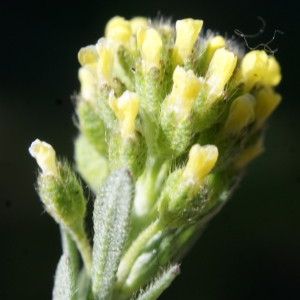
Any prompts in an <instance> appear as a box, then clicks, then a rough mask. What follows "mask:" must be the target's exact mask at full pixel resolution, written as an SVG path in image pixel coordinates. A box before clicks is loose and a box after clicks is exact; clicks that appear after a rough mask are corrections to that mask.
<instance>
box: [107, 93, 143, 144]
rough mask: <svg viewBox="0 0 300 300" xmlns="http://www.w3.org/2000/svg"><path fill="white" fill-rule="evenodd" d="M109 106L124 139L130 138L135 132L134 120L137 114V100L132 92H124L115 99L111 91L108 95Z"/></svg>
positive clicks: (136, 96)
mask: <svg viewBox="0 0 300 300" xmlns="http://www.w3.org/2000/svg"><path fill="white" fill-rule="evenodd" d="M109 105H110V107H111V108H112V110H113V111H114V112H115V114H116V116H117V118H118V119H119V121H120V124H121V132H122V136H123V137H124V138H130V137H131V136H133V135H134V131H135V118H136V116H137V113H138V108H139V99H138V95H137V94H136V93H133V92H129V91H125V92H124V93H123V94H122V96H121V97H120V98H119V99H116V97H115V96H114V93H113V91H111V92H110V94H109Z"/></svg>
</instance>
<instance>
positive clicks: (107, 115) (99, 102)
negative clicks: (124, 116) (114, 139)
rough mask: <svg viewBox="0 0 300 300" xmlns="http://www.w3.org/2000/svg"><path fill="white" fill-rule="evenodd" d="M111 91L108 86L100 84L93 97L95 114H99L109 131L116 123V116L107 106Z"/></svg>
mask: <svg viewBox="0 0 300 300" xmlns="http://www.w3.org/2000/svg"><path fill="white" fill-rule="evenodd" d="M111 90H112V88H111V87H110V86H109V85H108V84H102V85H101V86H100V88H99V91H98V93H97V94H96V96H95V104H96V108H97V112H99V115H100V118H101V119H102V120H103V123H104V124H105V126H106V128H107V129H109V130H111V129H113V128H114V127H115V121H116V115H115V113H114V112H113V110H112V109H111V107H110V106H109V104H108V99H109V93H110V91H111ZM108 132H109V131H108ZM108 132H107V134H108ZM107 138H108V137H107Z"/></svg>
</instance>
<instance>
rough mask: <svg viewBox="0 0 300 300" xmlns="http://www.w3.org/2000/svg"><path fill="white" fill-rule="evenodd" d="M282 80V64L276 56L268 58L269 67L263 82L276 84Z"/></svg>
mask: <svg viewBox="0 0 300 300" xmlns="http://www.w3.org/2000/svg"><path fill="white" fill-rule="evenodd" d="M280 80H281V73H280V65H279V63H278V62H277V60H276V58H275V57H274V56H270V57H269V58H268V69H267V72H266V74H265V76H264V77H263V78H262V80H261V84H263V85H270V86H276V85H277V84H278V83H279V82H280Z"/></svg>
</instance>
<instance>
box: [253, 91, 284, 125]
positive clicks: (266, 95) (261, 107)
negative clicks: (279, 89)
mask: <svg viewBox="0 0 300 300" xmlns="http://www.w3.org/2000/svg"><path fill="white" fill-rule="evenodd" d="M256 101H257V103H256V107H255V116H256V126H257V127H258V128H259V127H261V126H262V125H263V124H264V122H265V121H266V119H267V118H268V117H269V116H270V115H271V113H272V112H273V111H274V110H275V108H276V107H277V106H278V104H279V103H280V101H281V96H280V95H279V94H277V93H275V92H274V91H273V89H272V88H270V87H265V88H263V89H260V90H259V91H258V92H257V94H256Z"/></svg>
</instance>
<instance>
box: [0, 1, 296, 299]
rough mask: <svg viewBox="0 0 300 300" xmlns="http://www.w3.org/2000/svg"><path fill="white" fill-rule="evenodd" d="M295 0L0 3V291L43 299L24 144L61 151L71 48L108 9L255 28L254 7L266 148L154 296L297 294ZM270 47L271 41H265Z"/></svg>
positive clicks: (42, 249)
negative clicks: (266, 84)
mask: <svg viewBox="0 0 300 300" xmlns="http://www.w3.org/2000/svg"><path fill="white" fill-rule="evenodd" d="M296 2H297V1H277V2H276V3H275V2H274V1H271V0H267V1H257V0H253V1H247V2H246V1H221V0H220V1H213V0H210V1H193V0H182V1H178V0H174V1H157V0H150V1H132V0H124V1H54V0H53V1H20V2H14V1H10V2H9V1H1V4H0V22H1V24H0V25H1V26H0V32H1V36H0V37H1V40H0V54H1V55H0V60H1V67H0V76H1V79H0V101H1V102H0V176H1V178H0V185H1V193H0V199H1V200H0V259H1V265H0V298H1V299H25V300H26V299H31V300H34V299H50V298H51V289H52V284H53V275H54V272H55V268H56V264H57V262H58V259H59V257H60V254H61V248H60V236H59V231H58V226H57V225H56V224H55V223H54V221H52V219H51V218H50V217H49V216H48V215H47V214H46V213H44V211H43V208H42V205H41V203H40V201H39V198H38V196H37V194H36V193H35V190H34V186H33V185H34V182H35V180H36V173H37V165H36V163H35V161H34V159H32V158H31V157H30V155H29V153H28V150H27V149H28V147H29V146H30V143H31V142H32V141H33V140H35V139H36V138H39V139H41V140H45V141H47V142H49V143H51V144H52V145H53V147H54V148H55V150H56V152H57V153H58V155H60V156H66V157H68V158H69V159H70V160H72V156H73V145H72V142H73V140H74V138H75V137H76V133H77V130H76V128H75V127H74V126H73V122H72V115H73V106H72V103H71V101H70V95H71V94H72V93H73V92H74V91H78V90H79V83H78V80H77V70H78V67H79V64H78V62H77V53H78V50H79V49H80V47H82V46H86V45H89V44H94V43H95V42H96V41H97V39H98V38H99V37H101V36H102V34H103V29H104V25H105V23H106V22H107V21H108V19H109V18H111V17H112V16H114V15H122V16H124V17H126V18H131V17H133V16H137V15H144V16H149V17H155V16H156V15H157V13H158V11H160V12H161V13H162V14H163V15H166V16H172V17H173V19H174V20H176V19H180V18H186V17H193V18H200V19H203V20H204V27H205V29H208V28H211V29H215V30H218V31H219V32H220V33H221V34H227V35H228V36H229V37H230V36H232V35H233V31H234V29H236V28H238V29H240V30H242V31H245V32H246V33H255V32H257V30H258V29H259V27H260V22H259V21H258V20H257V19H256V16H261V17H263V18H264V19H265V20H266V21H267V29H266V32H265V33H264V35H263V36H262V37H261V38H258V39H255V40H249V43H250V44H251V45H254V46H255V45H257V44H259V43H260V42H267V41H268V40H269V39H270V38H271V37H272V35H273V31H274V30H275V29H280V30H283V31H284V32H285V34H284V35H283V36H279V35H278V37H277V38H276V41H275V42H274V43H273V44H274V48H277V47H278V48H279V51H278V53H276V58H277V59H278V61H279V62H280V63H281V66H282V74H283V80H282V83H281V84H280V86H279V87H278V91H279V92H280V93H281V94H282V96H283V101H282V104H281V105H280V107H279V109H278V110H277V111H276V112H275V114H274V115H273V116H272V118H271V120H270V122H269V124H270V129H269V130H268V131H269V132H268V135H267V139H266V152H265V154H264V155H262V156H261V157H260V158H259V159H257V160H256V161H255V162H253V163H252V164H251V165H250V167H249V168H248V171H247V173H246V176H245V178H244V180H243V181H242V183H241V184H240V187H239V189H238V190H237V191H236V192H235V194H234V196H233V198H232V199H231V200H230V201H229V203H228V204H227V205H226V207H225V208H224V209H223V211H222V212H221V213H220V214H219V215H218V216H217V217H216V218H215V219H214V220H213V221H212V222H211V223H210V224H209V226H208V228H207V230H206V231H205V232H204V234H203V236H202V238H201V239H200V240H199V241H198V243H197V244H196V246H195V247H194V248H193V250H192V251H191V252H190V253H189V255H188V256H187V257H186V258H185V259H184V260H183V262H182V265H181V268H182V274H181V275H180V276H179V277H178V278H177V279H176V280H175V282H174V283H173V285H172V287H171V288H170V289H169V290H168V291H167V292H165V293H164V295H163V296H162V297H161V299H203V300H215V299H216V300H219V299H220V300H221V299H249V300H250V299H253V300H254V299H300V237H299V235H300V192H299V190H300V170H299V167H300V164H299V153H300V148H299V146H300V143H299V134H300V120H299V108H300V105H299V101H300V99H299V94H300V90H299V86H300V83H299V71H300V65H299V51H300V48H299V25H298V21H297V12H298V11H299V9H298V7H296V4H294V5H292V4H291V3H296ZM273 44H272V46H273Z"/></svg>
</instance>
